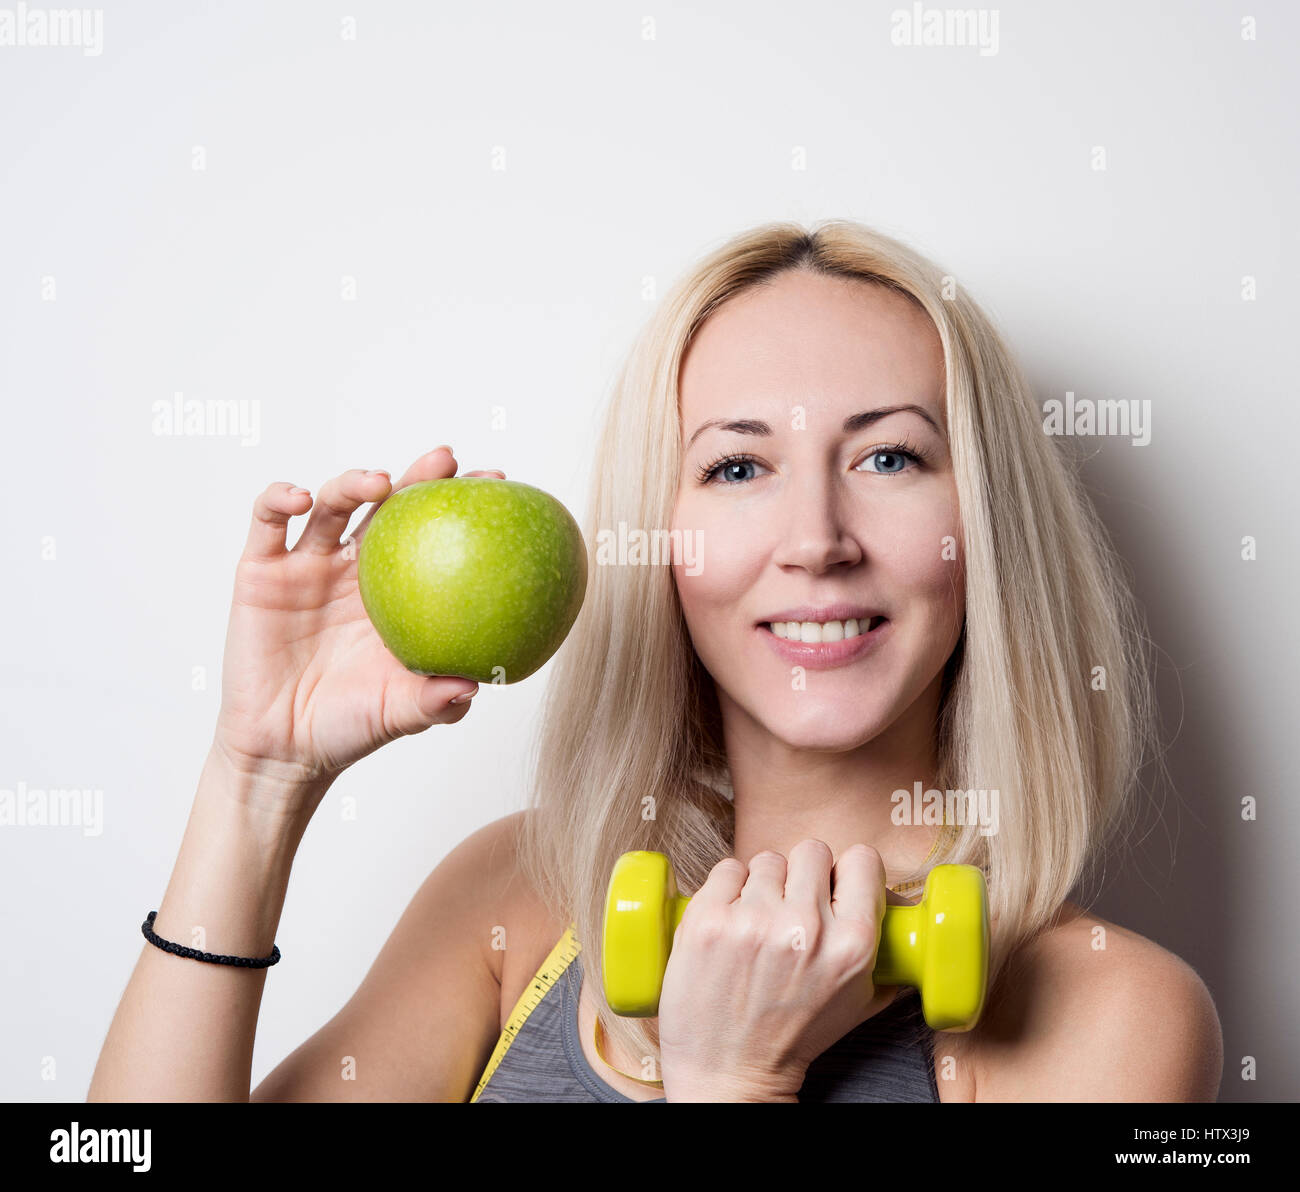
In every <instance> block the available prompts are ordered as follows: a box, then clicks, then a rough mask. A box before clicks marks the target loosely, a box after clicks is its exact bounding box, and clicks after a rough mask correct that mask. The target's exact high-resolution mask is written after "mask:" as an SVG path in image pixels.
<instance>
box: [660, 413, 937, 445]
mask: <svg viewBox="0 0 1300 1192" xmlns="http://www.w3.org/2000/svg"><path fill="white" fill-rule="evenodd" d="M905 412H910V413H913V414H920V416H921V417H922V418H924V419H925V420H926V421H927V422H928V423H929V424H930V425H931V426H933V427H934V429H935V430H936V431H938V433H939V435H940V436H942V435H943V431H942V430H940V429H939V425H938V423H936V422H935V420H934V419H933V418H931V417H930V414H929V412H928V411H927V410H925V409H924V408H923V407H921V406H917V405H911V404H909V405H902V406H881V407H880V408H879V409H878V410H863V411H862V412H861V413H860V414H851V415H850V416H849V417H848V418H846V419H844V433H845V434H846V435H850V434H852V433H853V432H854V431H855V430H862V429H864V428H865V427H868V426H871V425H872V423H875V422H879V421H880V420H881V419H882V418H888V417H889V415H890V414H902V413H905ZM710 427H717V428H718V429H719V430H732V431H735V432H736V433H737V434H741V435H770V434H771V433H772V428H771V427H770V426H769V425H768V424H767V423H766V422H759V421H758V420H757V419H754V418H735V419H727V418H710V419H709V420H708V422H702V423H700V425H699V426H697V427H696V428H695V433H694V434H693V435H691V438H690V442H688V443H687V444H686V448H687V450H688V451H689V450H690V448H691V446H692V445H693V444H694V442H695V440H696V439H698V438H699V437H700V435H702V434H703V433H704V432H705V431H706V430H708V429H709V428H710Z"/></svg>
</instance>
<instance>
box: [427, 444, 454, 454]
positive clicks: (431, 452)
mask: <svg viewBox="0 0 1300 1192" xmlns="http://www.w3.org/2000/svg"><path fill="white" fill-rule="evenodd" d="M433 451H446V452H448V453H449V454H452V455H454V454H455V452H453V451H452V450H451V446H450V445H449V444H447V443H443V444H442V446H441V447H435V448H434V449H433ZM433 451H430V452H429V454H430V455H432V454H433Z"/></svg>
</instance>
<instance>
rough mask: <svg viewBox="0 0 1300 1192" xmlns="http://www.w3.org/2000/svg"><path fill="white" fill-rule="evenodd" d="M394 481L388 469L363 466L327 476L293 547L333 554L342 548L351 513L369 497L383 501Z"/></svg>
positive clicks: (307, 552)
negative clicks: (365, 469)
mask: <svg viewBox="0 0 1300 1192" xmlns="http://www.w3.org/2000/svg"><path fill="white" fill-rule="evenodd" d="M391 485H392V481H391V479H390V478H389V476H388V473H387V472H383V471H373V472H366V471H363V470H362V469H361V468H353V469H352V470H351V471H350V472H344V473H343V474H342V475H341V476H335V477H334V478H333V479H332V480H327V481H326V482H325V484H324V485H323V486H322V487H321V490H320V496H318V497H317V498H316V507H315V508H314V509H313V510H312V511H311V517H309V518H308V519H307V525H306V527H305V528H304V529H303V532H302V536H301V537H300V538H299V539H298V541H297V542H296V543H295V544H294V548H293V549H294V550H299V551H303V552H304V553H306V554H311V555H332V554H333V553H334V552H335V551H336V550H338V549H339V539H340V538H342V537H343V532H344V531H345V530H346V529H347V528H348V522H349V521H350V520H351V518H352V515H353V514H354V513H355V512H356V511H357V510H358V509H359V508H361V506H362V505H364V504H365V503H366V502H367V501H382V500H383V499H384V498H385V497H386V496H388V493H389V490H390V488H391Z"/></svg>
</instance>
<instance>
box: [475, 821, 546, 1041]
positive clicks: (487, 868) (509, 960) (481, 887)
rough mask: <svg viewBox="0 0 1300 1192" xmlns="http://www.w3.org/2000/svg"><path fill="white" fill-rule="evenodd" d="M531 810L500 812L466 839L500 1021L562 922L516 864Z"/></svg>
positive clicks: (481, 929) (544, 956)
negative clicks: (495, 983) (494, 980)
mask: <svg viewBox="0 0 1300 1192" xmlns="http://www.w3.org/2000/svg"><path fill="white" fill-rule="evenodd" d="M531 814H533V813H532V812H531V811H530V810H524V811H516V812H513V813H511V814H510V815H505V816H502V817H501V818H500V819H497V820H493V821H492V822H491V823H490V824H486V825H485V826H484V827H482V828H480V829H479V830H478V831H477V832H476V833H474V835H473V836H471V837H469V838H468V839H467V840H466V845H467V846H468V852H467V856H466V863H467V866H468V867H469V868H470V869H472V871H473V873H474V883H475V888H476V896H475V902H476V904H477V907H478V914H479V915H480V931H479V937H480V939H481V941H482V943H483V947H484V949H485V961H486V963H487V964H488V966H489V968H490V969H491V971H492V974H493V976H494V977H495V978H496V982H497V986H498V988H499V1011H498V1021H499V1024H500V1026H504V1025H505V1023H506V1020H507V1019H508V1017H509V1015H510V1012H511V1010H513V1009H514V1006H515V1003H516V1002H517V1001H518V1000H519V997H520V995H521V994H522V993H523V991H524V988H525V987H526V986H527V984H528V982H529V980H530V979H531V978H532V977H533V975H534V974H535V973H536V972H537V970H538V968H539V967H540V966H541V965H542V963H543V962H544V961H545V959H546V957H547V955H548V954H549V953H550V951H551V949H552V948H553V947H554V945H555V942H556V940H558V939H559V937H560V936H561V935H562V934H563V933H564V929H565V927H566V926H567V924H566V923H564V922H562V921H561V920H560V919H558V918H556V917H555V916H554V915H553V914H551V913H549V912H548V911H547V909H546V906H545V905H544V902H543V900H542V898H541V896H540V895H539V893H538V892H537V890H535V889H534V888H533V886H532V884H531V883H530V882H528V880H527V879H526V878H525V877H524V875H523V873H522V872H521V870H520V867H519V836H520V833H521V831H522V830H523V827H524V821H525V819H526V817H527V816H529V815H531Z"/></svg>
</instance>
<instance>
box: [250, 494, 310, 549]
mask: <svg viewBox="0 0 1300 1192" xmlns="http://www.w3.org/2000/svg"><path fill="white" fill-rule="evenodd" d="M310 508H311V493H310V492H309V491H308V490H307V489H305V488H298V487H297V486H295V485H292V484H285V483H283V482H277V483H275V484H272V485H268V486H267V488H266V489H265V490H264V491H263V492H261V493H259V494H258V497H257V500H256V501H254V502H253V520H252V523H251V524H250V525H249V527H248V540H247V542H245V544H244V555H245V557H247V558H250V559H274V558H275V557H276V556H277V555H282V554H284V552H285V545H284V543H285V537H286V535H287V533H288V527H289V519H290V518H291V517H295V516H297V515H298V514H301V513H306V512H307V510H308V509H310Z"/></svg>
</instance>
